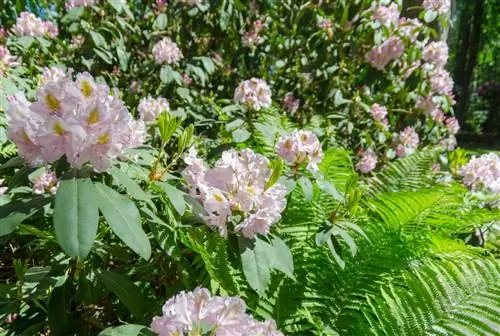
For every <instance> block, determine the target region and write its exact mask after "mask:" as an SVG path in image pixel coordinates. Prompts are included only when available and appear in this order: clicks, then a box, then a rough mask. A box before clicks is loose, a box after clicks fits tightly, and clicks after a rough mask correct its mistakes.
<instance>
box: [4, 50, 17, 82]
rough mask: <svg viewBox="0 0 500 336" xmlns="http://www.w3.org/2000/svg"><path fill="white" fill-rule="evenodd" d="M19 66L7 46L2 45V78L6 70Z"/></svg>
mask: <svg viewBox="0 0 500 336" xmlns="http://www.w3.org/2000/svg"><path fill="white" fill-rule="evenodd" d="M16 66H19V63H18V62H17V61H16V58H15V57H14V56H12V55H11V53H10V51H9V49H7V47H6V46H3V45H0V76H3V74H4V72H5V70H7V69H8V68H14V67H16Z"/></svg>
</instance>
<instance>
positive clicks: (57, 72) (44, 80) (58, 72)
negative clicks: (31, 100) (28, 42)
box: [40, 66, 67, 85]
mask: <svg viewBox="0 0 500 336" xmlns="http://www.w3.org/2000/svg"><path fill="white" fill-rule="evenodd" d="M66 76H67V74H66V71H64V69H62V68H60V67H58V66H53V67H50V68H47V67H45V68H43V73H42V76H41V77H40V84H41V85H46V84H48V83H50V82H58V81H59V80H63V79H64V78H66Z"/></svg>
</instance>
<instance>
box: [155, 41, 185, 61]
mask: <svg viewBox="0 0 500 336" xmlns="http://www.w3.org/2000/svg"><path fill="white" fill-rule="evenodd" d="M183 57H184V56H183V55H182V51H181V50H180V49H179V47H178V46H177V44H176V43H175V42H173V41H172V40H171V39H170V38H169V37H164V38H163V39H162V40H160V41H158V42H157V43H156V44H155V45H154V46H153V58H154V60H155V62H156V63H157V64H163V63H167V64H177V63H178V62H179V61H180V60H181V59H182V58H183Z"/></svg>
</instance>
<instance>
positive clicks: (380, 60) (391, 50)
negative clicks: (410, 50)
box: [365, 36, 404, 70]
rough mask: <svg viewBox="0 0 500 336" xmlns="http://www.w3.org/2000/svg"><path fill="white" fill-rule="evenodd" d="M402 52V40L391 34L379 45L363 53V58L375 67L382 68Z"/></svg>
mask: <svg viewBox="0 0 500 336" xmlns="http://www.w3.org/2000/svg"><path fill="white" fill-rule="evenodd" d="M403 52H404V45H403V41H401V40H400V39H399V38H398V37H395V36H392V37H390V38H389V39H388V40H387V41H385V42H384V43H382V44H381V45H379V46H377V47H375V48H373V49H372V50H370V51H369V52H368V53H367V54H366V55H365V58H366V61H367V62H368V63H370V64H371V65H372V66H373V67H374V68H375V69H378V70H383V69H384V68H385V67H386V66H387V64H389V62H391V61H392V60H395V59H396V58H398V57H400V56H401V55H403Z"/></svg>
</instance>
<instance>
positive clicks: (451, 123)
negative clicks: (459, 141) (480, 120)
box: [445, 117, 460, 135]
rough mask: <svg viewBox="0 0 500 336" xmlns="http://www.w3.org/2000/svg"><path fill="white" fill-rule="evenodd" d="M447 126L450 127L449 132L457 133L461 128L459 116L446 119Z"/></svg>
mask: <svg viewBox="0 0 500 336" xmlns="http://www.w3.org/2000/svg"><path fill="white" fill-rule="evenodd" d="M445 124H446V128H447V129H448V132H449V133H450V134H452V135H455V134H457V133H458V131H459V130H460V125H459V123H458V120H457V118H455V117H450V118H447V119H446V120H445Z"/></svg>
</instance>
